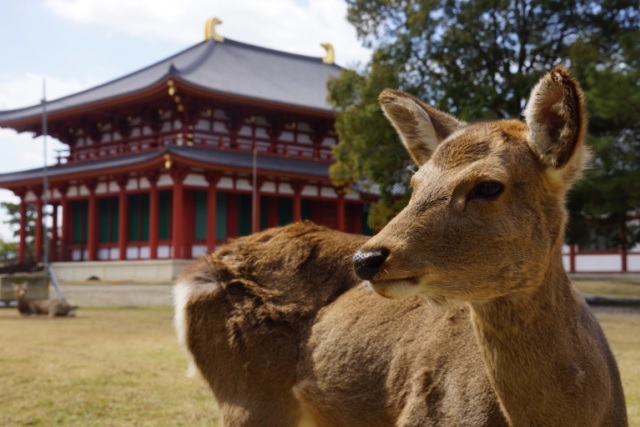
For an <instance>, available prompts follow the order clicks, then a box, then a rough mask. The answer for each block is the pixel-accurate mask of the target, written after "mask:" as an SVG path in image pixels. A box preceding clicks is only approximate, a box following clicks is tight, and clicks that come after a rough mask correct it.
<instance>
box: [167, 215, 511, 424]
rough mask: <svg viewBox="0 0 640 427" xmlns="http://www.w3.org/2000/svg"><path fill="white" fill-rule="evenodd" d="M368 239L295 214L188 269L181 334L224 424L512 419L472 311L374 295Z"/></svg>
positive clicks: (180, 301)
mask: <svg viewBox="0 0 640 427" xmlns="http://www.w3.org/2000/svg"><path fill="white" fill-rule="evenodd" d="M365 241H366V237H364V236H354V235H349V234H344V233H340V232H337V231H333V230H329V229H327V228H324V227H320V226H317V225H314V224H312V223H297V224H292V225H289V226H286V227H282V228H278V229H271V230H267V231H263V232H261V233H258V234H255V235H252V236H248V237H244V238H241V239H238V240H235V241H233V242H232V243H230V244H227V245H225V246H224V247H222V248H221V249H219V250H218V251H216V252H215V253H213V254H211V255H208V256H207V257H205V258H202V259H200V260H199V261H196V262H195V263H193V264H192V265H191V266H190V267H189V268H188V269H187V270H185V271H184V272H183V273H182V274H181V276H180V277H179V278H178V280H177V283H176V289H175V292H176V326H177V329H178V334H179V336H180V337H181V341H182V342H183V344H184V345H185V346H186V348H187V349H188V351H189V352H190V354H191V355H192V356H193V358H194V361H195V363H196V365H197V367H198V369H199V371H200V372H201V373H202V375H203V376H204V378H205V379H206V380H207V382H208V383H209V386H210V387H211V389H212V391H213V393H214V395H215V397H216V400H217V401H218V404H219V407H220V412H221V416H222V420H223V425H225V426H261V427H262V426H296V425H299V423H301V424H300V425H317V426H320V425H323V426H354V427H357V426H363V427H364V426H367V427H369V426H371V427H374V426H388V425H394V424H396V425H399V426H415V425H420V426H436V425H443V424H440V423H439V422H440V421H441V420H447V422H449V423H450V425H461V426H463V425H467V426H501V425H506V423H505V421H504V418H503V416H502V414H501V412H500V409H499V405H498V403H497V400H496V398H495V395H494V394H493V392H492V390H491V386H490V384H489V381H488V380H487V378H486V375H485V373H484V370H483V369H482V362H481V358H480V352H479V350H478V348H477V346H476V345H475V341H474V337H473V331H472V329H471V327H470V323H469V311H468V309H467V308H465V307H463V306H452V307H450V308H446V309H440V308H436V307H433V306H431V304H430V303H429V302H428V301H426V300H424V299H421V298H414V299H411V300H409V301H394V300H387V299H383V298H380V297H379V296H377V295H375V294H374V293H372V292H371V291H370V290H369V289H368V288H366V287H363V286H362V285H361V282H360V280H359V279H358V278H357V277H356V276H355V274H354V273H353V268H352V266H351V263H352V261H351V259H352V255H353V253H354V252H355V251H356V250H357V249H358V247H359V246H361V245H362V244H363V243H364V242H365ZM182 292H185V293H184V294H182V295H180V294H181V293H182ZM437 331H442V333H440V332H437ZM434 349H438V350H437V351H434ZM449 355H456V357H449ZM456 378H464V379H465V380H464V384H457V385H455V386H454V387H449V386H447V385H446V384H448V383H452V382H455V379H456ZM303 414H304V415H305V416H306V417H307V418H306V419H305V420H304V421H303ZM305 423H307V424H305Z"/></svg>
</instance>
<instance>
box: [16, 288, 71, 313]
mask: <svg viewBox="0 0 640 427" xmlns="http://www.w3.org/2000/svg"><path fill="white" fill-rule="evenodd" d="M13 293H14V296H15V299H16V302H17V308H18V312H19V313H20V314H21V315H23V316H37V315H46V316H49V317H64V316H69V317H74V316H75V311H76V310H77V309H78V306H75V305H71V304H69V303H68V302H67V301H66V300H61V299H48V300H44V299H43V300H28V299H27V283H26V282H25V283H21V284H14V285H13Z"/></svg>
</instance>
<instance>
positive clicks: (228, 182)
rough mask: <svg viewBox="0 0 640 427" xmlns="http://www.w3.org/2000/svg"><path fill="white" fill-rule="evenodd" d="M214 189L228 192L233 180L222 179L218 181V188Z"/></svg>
mask: <svg viewBox="0 0 640 427" xmlns="http://www.w3.org/2000/svg"><path fill="white" fill-rule="evenodd" d="M216 188H220V189H225V190H230V189H232V188H233V180H232V179H231V178H229V177H226V176H225V177H222V178H220V181H218V186H217V187H216Z"/></svg>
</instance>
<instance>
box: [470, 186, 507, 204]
mask: <svg viewBox="0 0 640 427" xmlns="http://www.w3.org/2000/svg"><path fill="white" fill-rule="evenodd" d="M503 191H504V185H503V184H502V183H501V182H498V181H482V182H480V183H478V184H476V186H475V187H473V189H472V190H471V191H470V192H469V194H468V195H467V200H471V199H485V200H495V199H497V198H498V196H499V195H500V194H502V192H503Z"/></svg>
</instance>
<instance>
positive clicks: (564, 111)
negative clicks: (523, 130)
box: [524, 67, 588, 184]
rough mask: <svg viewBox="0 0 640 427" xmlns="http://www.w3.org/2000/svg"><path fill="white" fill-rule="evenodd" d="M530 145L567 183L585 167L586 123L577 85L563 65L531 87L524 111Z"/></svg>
mask: <svg viewBox="0 0 640 427" xmlns="http://www.w3.org/2000/svg"><path fill="white" fill-rule="evenodd" d="M524 116H525V120H526V122H527V125H528V127H529V138H528V140H529V145H530V146H531V148H532V149H533V150H534V151H535V152H536V153H537V154H538V155H539V156H540V161H541V162H542V163H543V164H544V165H545V166H546V167H548V168H551V169H552V170H555V171H557V172H560V175H561V176H562V180H563V181H564V182H565V183H566V184H568V183H570V182H571V181H573V180H575V179H576V178H577V176H578V175H579V174H580V172H581V171H582V169H583V168H584V164H585V162H586V160H587V158H588V150H587V149H586V148H585V147H584V144H583V140H584V136H585V132H586V127H587V117H586V113H585V106H584V98H583V95H582V90H581V89H580V85H579V84H578V82H576V80H575V79H574V78H573V77H572V76H571V75H570V74H569V72H568V71H567V70H565V69H564V68H562V67H556V68H554V69H553V70H551V71H550V72H549V73H547V74H546V75H545V76H544V77H543V78H542V79H541V80H540V81H539V82H538V84H537V85H536V86H535V87H534V88H533V90H532V92H531V96H530V98H529V102H528V104H527V108H526V110H525V112H524Z"/></svg>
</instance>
